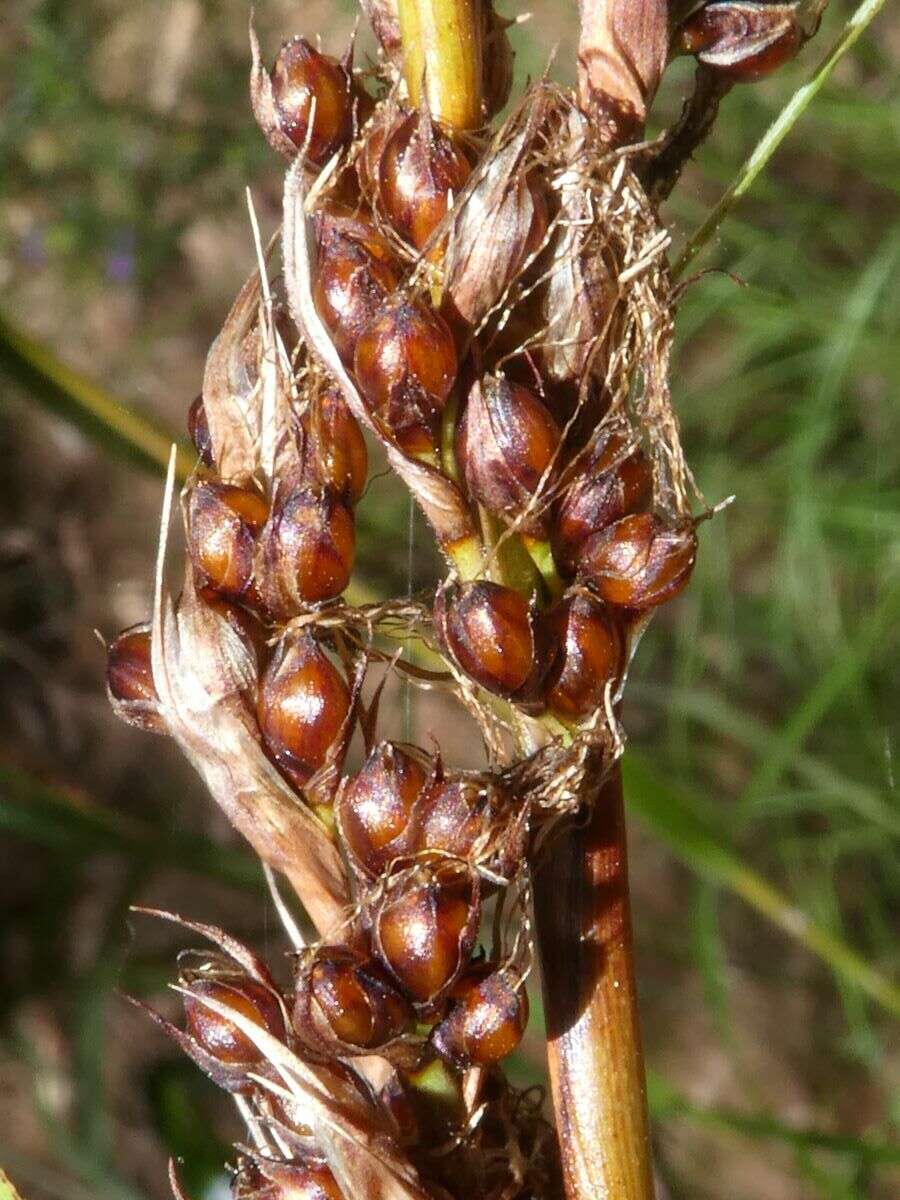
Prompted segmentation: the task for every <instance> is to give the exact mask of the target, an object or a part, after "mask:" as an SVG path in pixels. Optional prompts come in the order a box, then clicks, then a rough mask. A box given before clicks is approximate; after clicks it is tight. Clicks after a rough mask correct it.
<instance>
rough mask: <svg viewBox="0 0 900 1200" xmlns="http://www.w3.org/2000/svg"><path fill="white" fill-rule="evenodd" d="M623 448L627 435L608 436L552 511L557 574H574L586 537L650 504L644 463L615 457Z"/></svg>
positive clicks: (640, 456) (640, 457)
mask: <svg viewBox="0 0 900 1200" xmlns="http://www.w3.org/2000/svg"><path fill="white" fill-rule="evenodd" d="M628 445H629V439H628V437H627V435H625V434H624V433H621V432H618V431H612V432H611V433H610V434H609V435H608V436H606V437H603V438H601V439H599V440H598V441H597V442H596V443H595V444H594V446H593V447H592V448H591V449H590V450H589V451H588V452H586V453H585V454H584V455H583V457H582V459H581V460H580V461H579V463H578V466H577V469H576V471H575V474H574V476H573V478H572V480H571V482H570V483H569V485H568V487H567V488H566V490H565V491H564V493H563V495H562V497H561V499H560V501H559V504H558V506H557V513H556V522H555V525H554V529H553V534H552V541H553V554H554V557H555V559H556V562H557V564H558V565H559V567H560V569H561V570H563V571H566V572H568V573H570V574H571V573H574V571H575V563H576V560H577V558H578V552H579V550H580V548H581V546H582V545H583V544H584V542H585V541H586V540H587V539H588V538H589V537H590V536H591V534H594V533H599V531H600V530H601V529H605V528H606V526H607V525H611V524H612V523H613V522H614V521H619V520H621V519H622V517H626V516H628V515H629V514H630V513H633V512H637V511H638V510H639V509H641V508H644V507H646V506H647V505H648V504H649V503H650V501H651V500H652V498H653V468H652V466H651V463H650V460H649V459H648V458H647V455H646V454H645V453H644V452H643V450H641V449H640V448H636V449H635V450H634V451H633V452H632V453H631V454H629V455H628V456H627V457H624V458H623V457H621V456H622V455H623V453H624V451H625V450H627V448H628ZM617 460H618V461H617Z"/></svg>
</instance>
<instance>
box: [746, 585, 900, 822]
mask: <svg viewBox="0 0 900 1200" xmlns="http://www.w3.org/2000/svg"><path fill="white" fill-rule="evenodd" d="M898 604H900V587H893V588H891V589H890V591H889V592H888V593H887V595H885V596H884V597H883V598H882V600H881V602H880V603H879V604H878V605H877V607H876V608H875V609H874V611H873V612H871V613H869V615H868V616H867V617H866V618H865V619H864V620H863V621H862V622H861V623H860V625H859V627H858V629H857V632H856V637H854V638H852V639H851V640H850V641H849V642H848V643H847V645H846V646H845V647H844V649H843V650H842V652H841V653H839V654H837V655H836V656H835V657H834V659H833V660H832V662H831V665H830V666H829V668H828V670H827V671H825V672H824V674H823V675H822V676H821V677H820V678H819V679H818V680H816V682H815V684H813V686H812V687H811V688H810V689H809V691H808V692H807V694H806V696H805V697H804V698H803V700H802V701H801V702H800V704H798V705H797V707H796V708H795V709H794V712H793V713H792V714H791V716H790V717H788V719H787V720H786V721H785V722H784V724H783V725H782V727H781V729H780V730H779V731H778V732H775V733H773V735H772V737H771V739H770V741H769V744H768V747H767V749H766V754H765V757H764V758H763V759H762V761H761V762H760V765H759V767H758V768H757V770H756V771H755V772H754V774H753V776H752V777H751V779H750V782H749V783H748V784H747V787H746V788H745V790H744V794H743V796H742V797H741V800H740V803H741V804H742V805H744V804H752V803H753V801H754V800H755V799H757V798H758V797H760V796H762V795H764V794H765V793H766V792H769V791H771V790H772V789H773V788H774V787H775V786H776V785H777V784H778V781H779V779H780V778H781V775H782V773H783V772H784V771H785V770H786V768H787V767H788V766H789V765H790V764H791V763H792V762H793V759H794V756H795V754H796V753H797V751H798V750H800V749H801V747H802V746H803V743H804V742H805V741H806V738H807V737H808V736H809V734H810V733H812V731H813V730H814V729H815V728H816V726H817V725H818V724H819V722H820V721H821V720H822V719H823V717H824V716H825V714H826V713H827V712H828V711H829V710H830V709H831V707H832V706H833V705H834V704H835V703H836V702H837V700H838V698H839V697H840V696H841V695H842V694H843V693H844V692H846V691H847V690H848V689H849V688H850V687H851V686H852V685H853V684H854V683H855V682H856V680H857V679H858V678H859V677H860V675H861V674H862V673H863V671H864V670H865V668H866V667H867V666H868V664H869V662H870V659H871V657H872V655H873V654H874V653H875V652H876V650H877V648H878V645H879V642H880V641H881V640H882V638H883V637H884V635H885V634H886V633H887V631H888V629H889V628H890V627H891V626H892V625H893V623H894V621H895V619H896V616H897V609H898Z"/></svg>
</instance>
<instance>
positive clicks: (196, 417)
mask: <svg viewBox="0 0 900 1200" xmlns="http://www.w3.org/2000/svg"><path fill="white" fill-rule="evenodd" d="M187 430H188V437H189V438H190V439H191V441H192V442H193V444H194V449H195V450H196V451H197V456H198V458H199V459H200V461H201V462H202V463H203V465H204V466H206V467H214V466H215V465H216V460H215V456H214V455H213V446H212V438H211V437H210V434H209V423H208V421H207V420H206V409H205V408H204V406H203V397H202V396H196V397H195V398H194V400H193V401H192V403H191V406H190V408H189V409H188V416H187Z"/></svg>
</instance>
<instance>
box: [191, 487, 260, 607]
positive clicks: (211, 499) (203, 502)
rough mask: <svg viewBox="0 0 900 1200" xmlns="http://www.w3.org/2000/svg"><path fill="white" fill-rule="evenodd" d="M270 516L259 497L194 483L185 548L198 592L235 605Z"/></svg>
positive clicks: (238, 489)
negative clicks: (205, 590) (214, 594)
mask: <svg viewBox="0 0 900 1200" xmlns="http://www.w3.org/2000/svg"><path fill="white" fill-rule="evenodd" d="M268 515H269V510H268V505H267V504H266V502H265V500H263V498H262V496H260V495H259V494H258V493H256V492H254V491H251V490H250V489H249V488H242V487H236V486H234V485H233V484H229V483H219V482H206V483H198V484H197V485H196V487H194V488H193V490H192V491H191V494H190V498H189V500H188V546H189V549H190V554H191V559H192V561H193V564H194V570H195V574H196V576H197V584H198V586H199V587H208V588H211V589H212V590H213V591H214V592H218V594H219V595H220V596H225V597H226V598H227V599H231V600H239V599H240V598H241V597H242V596H243V595H244V593H245V592H247V590H248V588H249V587H250V583H251V581H252V578H253V555H254V552H255V549H256V538H257V535H258V534H259V531H260V530H261V529H262V527H263V525H264V524H265V523H266V519H267V517H268Z"/></svg>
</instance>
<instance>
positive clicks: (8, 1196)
mask: <svg viewBox="0 0 900 1200" xmlns="http://www.w3.org/2000/svg"><path fill="white" fill-rule="evenodd" d="M0 1200H22V1197H21V1196H20V1195H19V1193H18V1192H17V1191H16V1189H15V1187H14V1185H13V1182H12V1180H11V1179H10V1178H9V1176H8V1175H7V1174H6V1172H5V1171H4V1170H2V1169H0Z"/></svg>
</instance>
